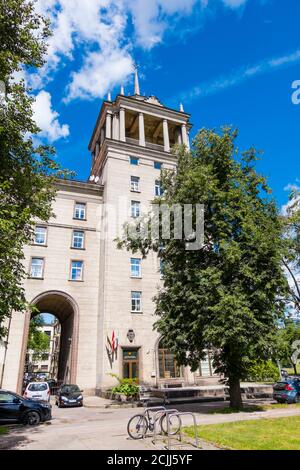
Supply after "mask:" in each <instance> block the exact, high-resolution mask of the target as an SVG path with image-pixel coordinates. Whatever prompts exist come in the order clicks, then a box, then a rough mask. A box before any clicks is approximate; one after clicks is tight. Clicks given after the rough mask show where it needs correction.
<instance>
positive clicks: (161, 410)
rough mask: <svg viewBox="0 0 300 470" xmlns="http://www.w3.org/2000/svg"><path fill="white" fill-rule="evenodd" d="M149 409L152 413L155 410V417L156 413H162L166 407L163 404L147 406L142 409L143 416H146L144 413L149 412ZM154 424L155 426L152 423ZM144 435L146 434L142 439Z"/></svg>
mask: <svg viewBox="0 0 300 470" xmlns="http://www.w3.org/2000/svg"><path fill="white" fill-rule="evenodd" d="M149 411H151V412H152V413H154V412H155V417H156V414H159V413H164V412H165V411H166V408H165V407H164V406H149V407H147V408H145V409H144V416H145V417H146V414H147V413H149ZM154 423H155V422H154ZM154 426H155V424H154ZM145 437H146V435H144V436H143V439H145Z"/></svg>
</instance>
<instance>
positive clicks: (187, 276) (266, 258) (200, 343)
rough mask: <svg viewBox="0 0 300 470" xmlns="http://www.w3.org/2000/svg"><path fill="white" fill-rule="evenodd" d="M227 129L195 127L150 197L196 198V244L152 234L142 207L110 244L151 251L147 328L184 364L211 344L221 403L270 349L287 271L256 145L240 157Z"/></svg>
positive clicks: (193, 363)
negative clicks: (157, 262) (158, 271)
mask: <svg viewBox="0 0 300 470" xmlns="http://www.w3.org/2000/svg"><path fill="white" fill-rule="evenodd" d="M236 136H237V132H236V131H233V130H231V129H230V128H224V129H222V132H221V133H217V132H215V131H212V130H206V129H202V130H201V131H200V132H199V133H198V135H197V136H196V138H195V141H194V150H193V151H192V152H191V153H188V152H186V151H185V149H184V147H179V148H177V149H176V151H175V157H176V158H177V170H176V171H171V172H170V171H169V172H166V171H165V172H163V173H162V186H163V189H164V195H163V197H162V198H160V199H157V200H156V201H155V202H156V203H158V204H160V205H161V204H162V203H164V204H167V205H168V206H169V207H172V206H173V205H174V204H180V205H183V204H187V203H189V204H194V205H195V204H197V203H202V204H204V218H205V232H204V244H203V246H202V248H201V249H199V250H194V251H192V250H187V249H186V240H184V239H181V240H177V239H174V237H171V239H168V240H166V239H164V238H163V237H162V236H161V231H160V235H159V237H158V238H156V239H152V237H151V235H149V232H148V233H147V230H146V229H147V227H148V225H149V223H152V222H153V215H151V214H149V215H148V216H147V217H145V220H142V221H140V222H139V223H140V228H139V232H138V233H139V234H140V235H139V236H138V237H137V236H135V235H134V230H133V228H132V227H130V226H126V227H125V233H124V237H123V238H122V239H121V240H118V247H119V248H124V247H126V248H127V249H128V250H131V251H133V252H136V251H140V252H141V254H142V256H144V257H145V256H147V254H148V253H149V250H154V251H157V252H158V256H159V257H160V258H161V260H162V262H163V287H162V288H161V289H160V290H159V292H158V294H157V296H156V297H155V299H154V300H155V306H156V314H157V315H158V317H159V318H158V320H157V321H156V323H155V328H156V329H157V330H158V331H159V332H160V333H161V334H162V335H163V336H164V341H165V343H166V344H167V346H168V347H169V348H170V349H171V350H172V351H173V352H174V353H175V355H176V359H177V362H178V364H179V365H185V366H187V365H189V366H190V367H191V369H192V370H193V371H194V370H196V369H197V368H198V367H199V363H200V360H201V359H203V358H204V351H205V350H207V349H209V350H213V352H214V366H215V368H216V371H217V372H218V373H220V374H223V376H224V380H225V382H226V383H227V384H228V385H229V393H230V405H231V406H232V407H234V408H240V407H242V399H241V390H240V381H241V380H244V379H246V378H247V375H248V371H249V369H250V368H251V366H252V364H253V363H254V361H255V360H259V359H266V358H267V357H268V356H269V354H270V348H271V346H272V340H273V335H274V332H275V329H276V323H277V321H278V319H279V318H281V316H282V314H283V302H282V301H281V300H280V299H281V296H283V293H284V291H285V289H286V279H285V276H284V273H283V269H282V264H281V258H282V239H281V223H280V221H279V218H278V213H277V209H276V205H275V203H274V201H273V200H272V199H271V198H270V196H269V192H270V191H269V188H268V187H267V185H266V180H265V178H264V177H262V176H260V175H259V174H257V172H256V170H255V162H256V160H257V152H256V151H255V149H253V148H251V149H250V150H248V151H247V152H245V153H243V154H242V155H241V156H240V155H239V152H238V150H237V149H236V148H235V138H236ZM193 217H194V219H195V209H194V213H193ZM151 219H152V220H151ZM159 222H160V228H162V227H161V225H162V217H160V218H159ZM173 229H174V217H171V233H172V230H173Z"/></svg>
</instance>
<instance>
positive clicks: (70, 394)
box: [55, 384, 83, 408]
mask: <svg viewBox="0 0 300 470" xmlns="http://www.w3.org/2000/svg"><path fill="white" fill-rule="evenodd" d="M82 392H83V390H80V388H79V387H78V385H72V384H63V385H62V386H61V387H60V388H59V389H58V392H57V394H56V398H55V404H56V405H57V406H58V407H59V408H62V407H64V406H82V405H83V396H82Z"/></svg>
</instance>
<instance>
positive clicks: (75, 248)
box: [70, 246, 85, 251]
mask: <svg viewBox="0 0 300 470" xmlns="http://www.w3.org/2000/svg"><path fill="white" fill-rule="evenodd" d="M70 250H79V251H85V248H77V247H76V246H70Z"/></svg>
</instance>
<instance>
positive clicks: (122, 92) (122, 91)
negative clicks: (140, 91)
mask: <svg viewBox="0 0 300 470" xmlns="http://www.w3.org/2000/svg"><path fill="white" fill-rule="evenodd" d="M120 95H124V87H123V85H121V92H120Z"/></svg>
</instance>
